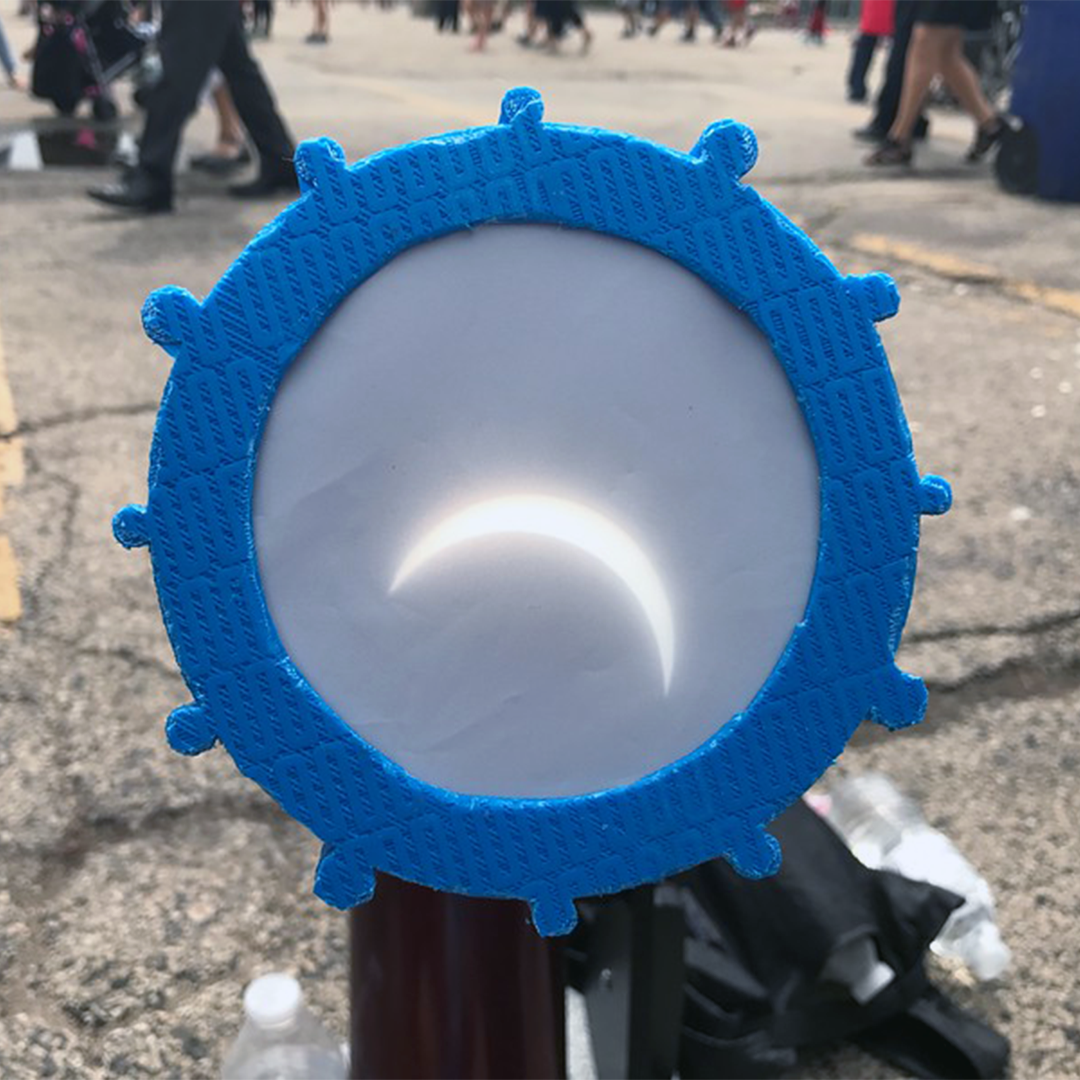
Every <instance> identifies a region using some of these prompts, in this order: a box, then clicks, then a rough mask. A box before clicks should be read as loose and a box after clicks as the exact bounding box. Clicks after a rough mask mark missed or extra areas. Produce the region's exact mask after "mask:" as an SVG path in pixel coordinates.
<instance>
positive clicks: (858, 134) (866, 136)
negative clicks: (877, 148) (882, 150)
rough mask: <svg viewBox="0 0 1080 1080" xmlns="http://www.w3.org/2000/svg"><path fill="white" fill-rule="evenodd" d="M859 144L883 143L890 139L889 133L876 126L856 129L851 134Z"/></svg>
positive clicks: (869, 125)
mask: <svg viewBox="0 0 1080 1080" xmlns="http://www.w3.org/2000/svg"><path fill="white" fill-rule="evenodd" d="M851 134H852V135H853V136H854V137H855V138H856V139H858V140H859V142H869V143H882V142H884V141H885V140H886V139H887V138H888V137H889V133H888V132H887V131H882V130H881V128H879V127H877V126H876V125H875V124H867V125H866V126H865V127H861V128H856V129H855V130H854V131H853V132H852V133H851Z"/></svg>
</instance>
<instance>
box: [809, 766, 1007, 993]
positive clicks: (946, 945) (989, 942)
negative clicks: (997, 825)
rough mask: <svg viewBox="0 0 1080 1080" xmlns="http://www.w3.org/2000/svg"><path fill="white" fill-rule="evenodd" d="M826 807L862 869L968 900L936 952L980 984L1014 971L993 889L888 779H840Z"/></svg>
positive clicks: (938, 941)
mask: <svg viewBox="0 0 1080 1080" xmlns="http://www.w3.org/2000/svg"><path fill="white" fill-rule="evenodd" d="M823 803H824V804H823V805H822V809H823V810H824V814H825V818H826V820H827V821H828V822H829V823H830V824H831V825H832V826H833V828H835V829H836V831H837V832H838V833H840V835H841V836H842V837H843V838H844V840H845V841H846V842H847V845H848V847H850V848H851V851H852V853H853V854H854V855H855V856H856V858H858V859H859V861H860V862H862V863H864V864H865V865H866V866H869V867H871V868H873V869H875V870H878V869H880V870H893V871H895V872H896V873H898V874H903V876H904V877H907V878H912V879H913V880H916V881H928V882H930V884H932V885H938V886H940V887H941V888H943V889H948V890H949V891H950V892H954V893H956V894H957V896H962V897H963V898H964V904H963V906H962V907H959V908H957V909H956V910H955V911H954V912H953V913H952V915H950V916H949V920H948V922H946V923H945V925H944V926H943V927H942V929H941V933H940V934H939V935H938V937H937V939H936V940H935V941H934V943H933V944H932V945H931V946H930V947H931V949H933V951H934V952H936V953H937V954H938V955H939V956H947V957H953V958H955V959H958V960H960V961H962V962H963V963H964V964H965V965H966V966H967V967H968V969H969V970H970V971H971V973H972V974H973V975H974V976H975V977H976V978H977V979H980V980H984V979H994V978H997V976H999V975H1000V974H1001V973H1002V972H1003V971H1004V970H1005V969H1006V968H1007V967H1008V966H1009V961H1010V960H1011V959H1012V954H1011V953H1010V952H1009V948H1008V946H1007V945H1006V944H1005V942H1004V941H1002V940H1001V934H1000V932H999V931H998V927H997V923H996V922H995V920H994V900H993V896H992V895H991V893H990V886H989V885H988V884H987V883H986V881H985V880H984V879H983V878H982V877H981V876H980V875H979V874H978V872H977V871H976V870H975V868H974V867H973V866H972V865H971V863H969V862H968V861H967V859H965V858H964V856H963V855H961V854H960V852H959V851H957V850H956V848H955V847H954V846H953V843H952V841H951V840H950V839H949V838H948V837H947V836H945V835H943V834H942V833H940V832H938V830H937V829H934V828H931V826H930V825H928V824H927V822H926V819H925V818H924V817H923V815H922V811H921V810H920V809H919V807H918V806H917V805H916V804H915V802H913V801H912V800H911V799H909V798H908V797H907V796H906V795H904V794H903V793H902V792H900V791H898V790H897V789H896V787H895V786H894V785H893V783H892V781H891V780H889V778H888V777H886V776H883V775H881V773H866V774H864V775H862V776H853V777H849V778H847V779H844V780H841V781H840V782H839V783H838V784H836V785H835V786H834V787H832V788H831V789H830V791H829V796H828V798H827V800H824V801H823Z"/></svg>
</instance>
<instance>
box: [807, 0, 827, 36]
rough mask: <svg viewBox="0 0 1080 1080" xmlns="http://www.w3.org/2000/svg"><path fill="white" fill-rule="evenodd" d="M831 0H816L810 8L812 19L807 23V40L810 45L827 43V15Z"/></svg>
mask: <svg viewBox="0 0 1080 1080" xmlns="http://www.w3.org/2000/svg"><path fill="white" fill-rule="evenodd" d="M828 2H829V0H814V6H813V7H812V8H811V9H810V21H809V22H808V23H807V24H806V42H807V44H808V45H824V44H825V29H826V27H825V16H826V8H827V7H828Z"/></svg>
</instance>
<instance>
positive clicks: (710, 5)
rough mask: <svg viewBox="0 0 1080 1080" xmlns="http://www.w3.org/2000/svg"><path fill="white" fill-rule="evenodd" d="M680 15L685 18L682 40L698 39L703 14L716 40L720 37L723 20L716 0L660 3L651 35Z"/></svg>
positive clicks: (669, 0)
mask: <svg viewBox="0 0 1080 1080" xmlns="http://www.w3.org/2000/svg"><path fill="white" fill-rule="evenodd" d="M680 16H681V17H682V20H683V32H682V37H681V38H680V40H681V41H686V42H690V41H695V40H697V28H698V23H699V22H700V21H701V17H702V16H704V17H705V21H706V22H707V23H709V25H710V26H712V28H713V38H714V40H715V39H718V38H719V37H720V32H721V30H722V29H723V21H722V20H721V18H720V14H719V12H718V10H717V8H716V3H715V0H667V2H666V3H661V4H659V5H658V6H657V8H656V16H655V18H654V19H653V24H652V26H650V27H649V36H650V37H655V36H656V34H658V33H659V32H660V29H661V27H663V26H664V24H665V23H667V22H669V21H670V20H671V19H677V18H679V17H680Z"/></svg>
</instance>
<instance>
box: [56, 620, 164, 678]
mask: <svg viewBox="0 0 1080 1080" xmlns="http://www.w3.org/2000/svg"><path fill="white" fill-rule="evenodd" d="M37 637H38V639H39V640H42V641H48V642H49V643H51V644H53V645H58V646H60V647H61V648H62V649H64V650H66V652H67V653H68V655H69V656H76V657H82V658H86V659H91V660H93V659H97V660H120V661H121V662H122V663H125V664H128V665H129V666H130V667H133V668H135V669H137V670H139V671H151V672H154V673H155V674H157V675H164V676H166V677H167V678H169V679H174V680H178V679H179V678H180V675H179V672H178V671H177V669H176V667H175V666H174V665H173V664H169V663H166V662H165V661H164V660H158V659H157V658H156V657H153V656H145V655H144V654H143V653H140V652H137V651H136V650H135V649H131V648H128V647H127V646H125V645H116V646H111V647H107V648H106V647H99V646H92V645H80V644H79V643H78V642H77V641H73V640H72V639H71V638H66V637H63V636H62V635H59V634H50V633H42V632H40V631H39V632H38V634H37Z"/></svg>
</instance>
